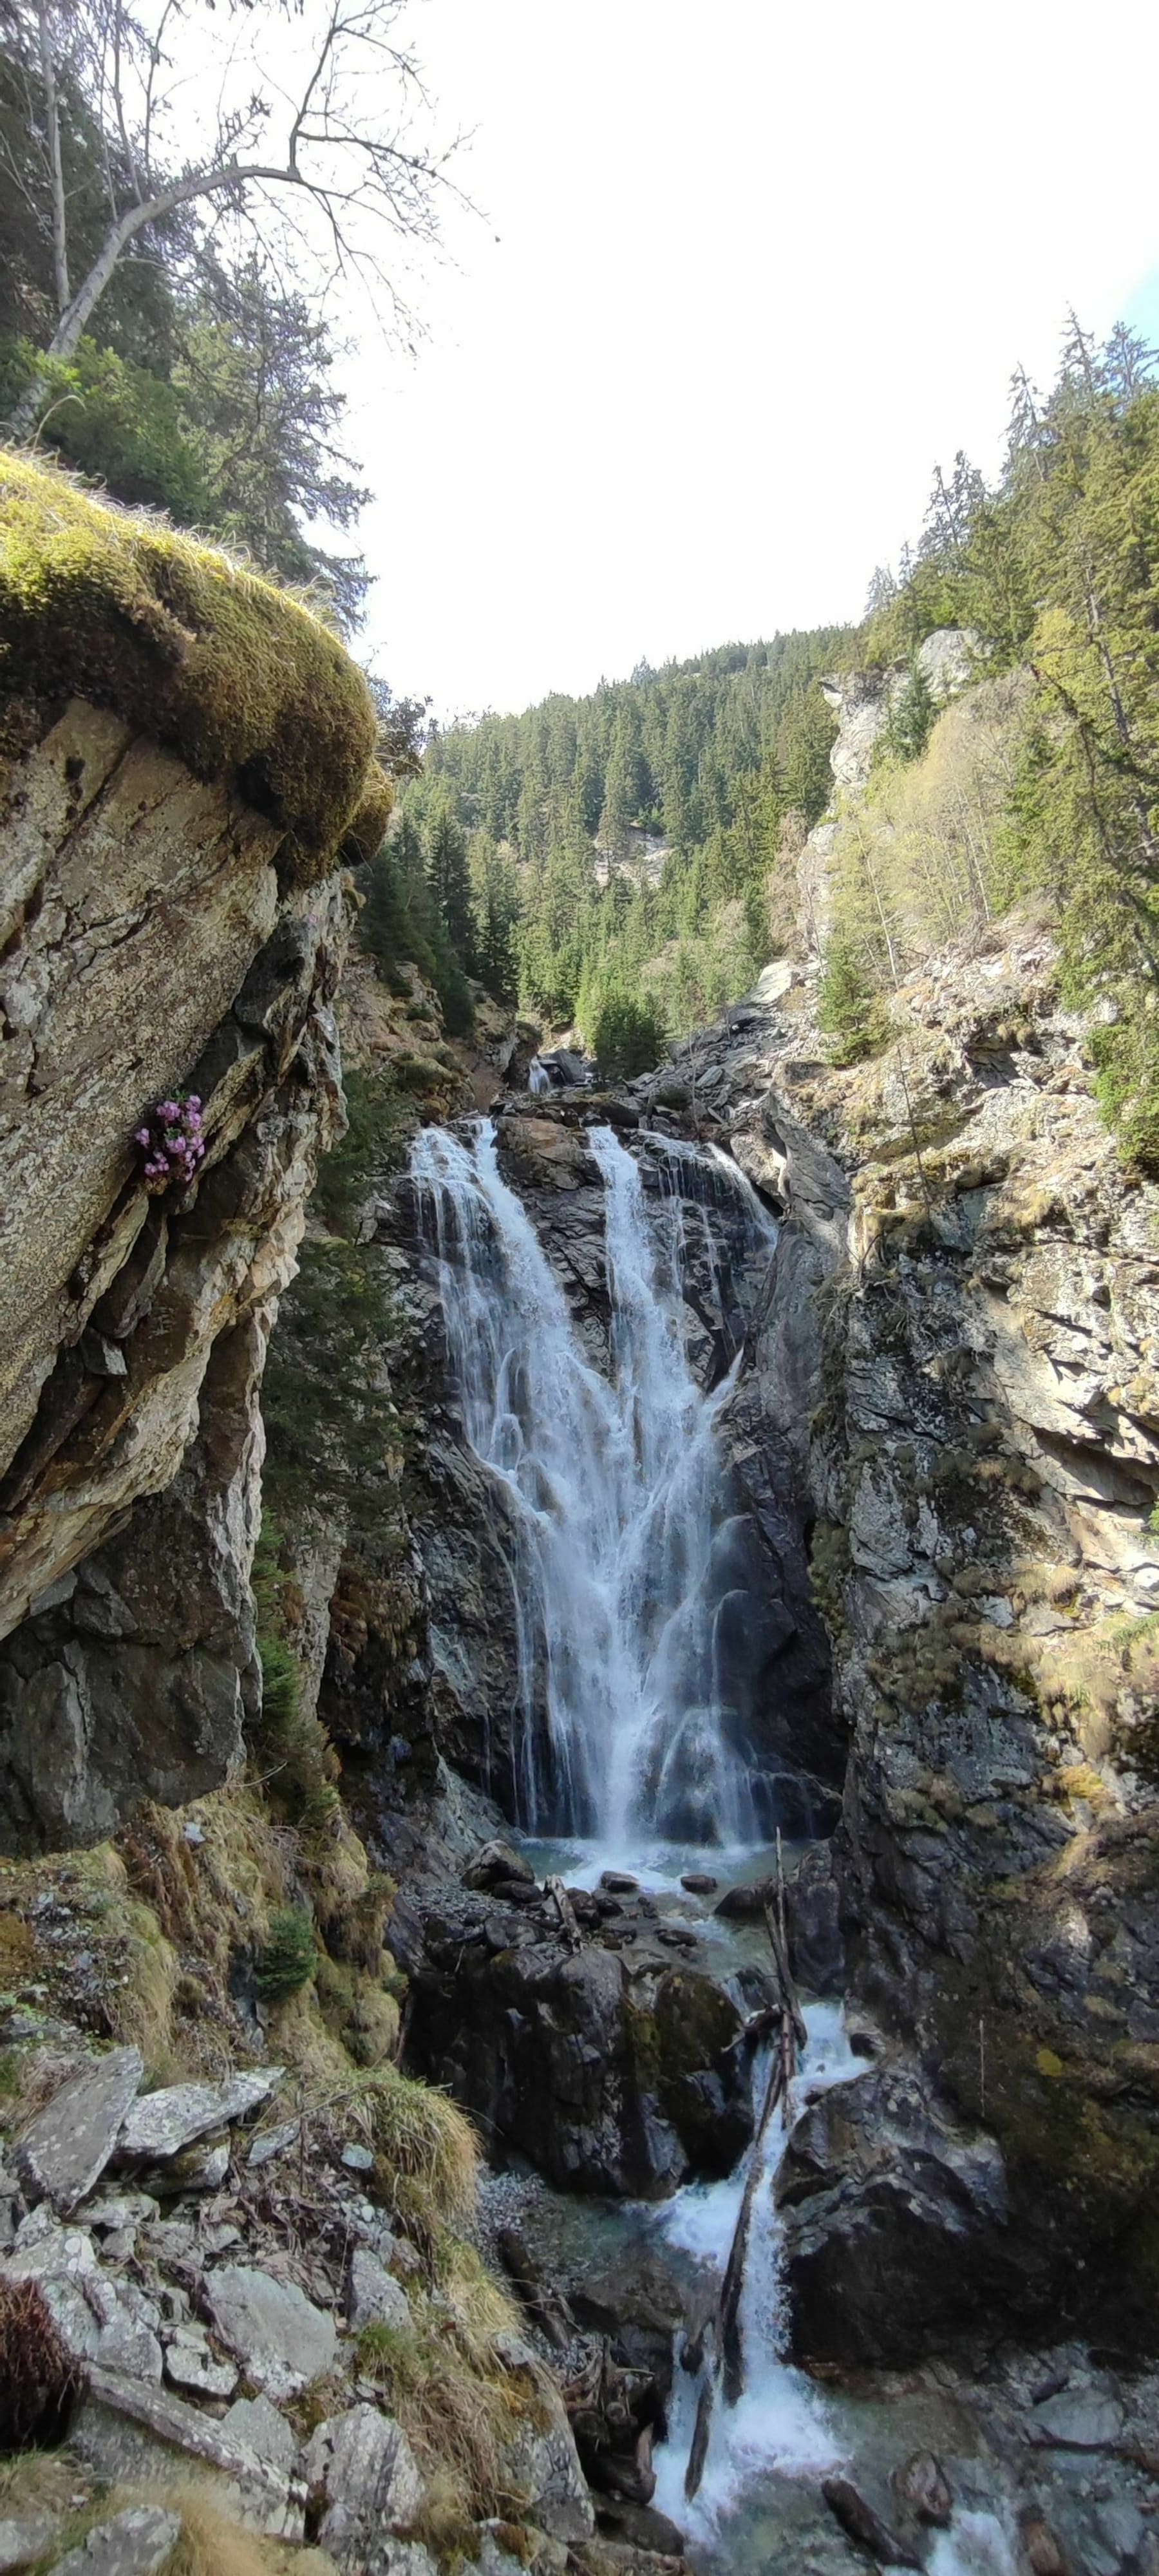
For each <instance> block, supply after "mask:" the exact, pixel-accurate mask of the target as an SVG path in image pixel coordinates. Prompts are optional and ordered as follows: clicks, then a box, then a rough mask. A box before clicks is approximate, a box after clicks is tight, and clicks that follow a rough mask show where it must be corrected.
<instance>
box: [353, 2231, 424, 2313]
mask: <svg viewBox="0 0 1159 2576" xmlns="http://www.w3.org/2000/svg"><path fill="white" fill-rule="evenodd" d="M346 2316H347V2322H348V2324H349V2326H350V2330H351V2333H352V2334H360V2333H361V2331H362V2328H363V2326H369V2325H387V2326H396V2327H397V2328H398V2329H399V2331H400V2332H404V2331H405V2330H406V2329H407V2328H409V2326H410V2323H411V2313H410V2309H409V2307H408V2306H407V2302H406V2296H405V2293H404V2292H403V2291H402V2290H401V2289H400V2288H399V2285H398V2282H397V2281H396V2280H394V2279H393V2277H392V2275H391V2274H390V2273H389V2272H388V2271H387V2269H386V2265H385V2264H384V2263H380V2262H379V2259H378V2256H377V2254H372V2253H371V2251H370V2248H369V2246H366V2245H356V2246H355V2248H354V2252H353V2254H352V2255H351V2257H350V2271H349V2275H348V2278H347V2283H346Z"/></svg>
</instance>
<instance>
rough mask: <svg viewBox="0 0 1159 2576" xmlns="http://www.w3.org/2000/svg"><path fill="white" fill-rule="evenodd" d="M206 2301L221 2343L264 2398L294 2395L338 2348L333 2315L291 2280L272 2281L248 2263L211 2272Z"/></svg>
mask: <svg viewBox="0 0 1159 2576" xmlns="http://www.w3.org/2000/svg"><path fill="white" fill-rule="evenodd" d="M205 2291H206V2297H207V2299H208V2301H209V2307H210V2312H211V2314H212V2317H213V2322H214V2325H215V2326H216V2328H217V2332H218V2334H219V2335H220V2337H221V2340H222V2342H223V2343H224V2344H226V2345H228V2347H229V2350H230V2351H231V2352H235V2353H236V2354H237V2357H238V2360H239V2361H242V2362H244V2364H245V2368H246V2372H247V2375H248V2377H249V2378H250V2379H252V2380H253V2382H254V2384H255V2386H256V2387H258V2388H260V2389H262V2390H263V2391H264V2393H265V2395H266V2396H267V2397H294V2396H296V2395H297V2393H298V2391H299V2389H302V2388H305V2386H306V2385H307V2382H308V2381H309V2380H311V2379H317V2378H318V2377H319V2376H320V2374H321V2373H322V2372H323V2371H325V2370H329V2369H330V2368H331V2367H332V2365H333V2362H334V2358H335V2355H336V2353H337V2350H338V2330H337V2327H336V2326H335V2323H334V2319H333V2317H329V2316H327V2315H326V2314H325V2312H324V2310H323V2309H321V2308H316V2307H315V2306H314V2304H313V2301H312V2300H310V2299H308V2298H307V2297H306V2294H305V2291H304V2290H300V2289H299V2288H298V2286H297V2283H296V2282H294V2281H275V2280H273V2279H272V2278H271V2276H270V2274H269V2273H268V2272H260V2271H258V2269H257V2268H256V2266H255V2265H253V2264H249V2263H222V2264H219V2266H218V2268H217V2270H216V2271H215V2272H210V2273H209V2274H208V2275H207V2277H206V2283H205Z"/></svg>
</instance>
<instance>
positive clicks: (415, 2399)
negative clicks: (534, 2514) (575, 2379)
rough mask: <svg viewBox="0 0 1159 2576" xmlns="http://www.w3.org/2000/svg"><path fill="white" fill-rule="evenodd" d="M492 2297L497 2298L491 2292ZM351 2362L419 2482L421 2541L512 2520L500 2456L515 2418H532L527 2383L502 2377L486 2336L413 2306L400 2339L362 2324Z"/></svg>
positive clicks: (396, 2332)
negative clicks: (401, 2440)
mask: <svg viewBox="0 0 1159 2576" xmlns="http://www.w3.org/2000/svg"><path fill="white" fill-rule="evenodd" d="M497 2295H498V2294H497ZM358 2358H359V2364H360V2367H361V2369H362V2370H363V2372H364V2373H365V2375H366V2377H367V2378H368V2379H373V2380H374V2381H375V2383H376V2385H377V2386H378V2388H379V2389H380V2390H381V2392H382V2396H383V2398H384V2400H385V2402H386V2404H387V2405H388V2407H389V2408H390V2412H391V2414H392V2415H395V2416H397V2418H398V2421H399V2423H400V2424H401V2425H402V2427H403V2430H404V2432H405V2434H406V2437H407V2440H408V2441H409V2442H410V2444H411V2447H412V2449H413V2451H414V2454H415V2457H416V2459H417V2460H418V2462H419V2465H420V2467H421V2469H422V2471H423V2475H424V2478H425V2479H426V2482H427V2488H428V2501H427V2507H426V2511H425V2514H424V2517H423V2531H424V2535H425V2536H426V2537H427V2538H428V2539H429V2540H431V2541H432V2542H433V2543H434V2544H435V2545H436V2546H437V2547H439V2548H441V2549H446V2548H449V2547H453V2546H454V2545H455V2543H456V2541H457V2540H458V2539H459V2537H460V2536H461V2535H462V2534H463V2532H464V2531H465V2530H467V2529H468V2528H469V2527H470V2526H471V2525H472V2524H474V2523H477V2522H480V2521H483V2520H485V2519H486V2518H488V2517H490V2516H492V2515H495V2514H505V2513H518V2510H519V2505H520V2497H519V2495H518V2494H517V2492H516V2490H515V2488H514V2487H513V2485H512V2483H511V2480H510V2477H509V2475H508V2473H507V2471H506V2468H505V2465H504V2463H505V2456H506V2452H507V2449H508V2446H509V2445H510V2443H511V2441H512V2439H513V2437H514V2435H515V2433H516V2432H517V2430H518V2427H519V2425H520V2423H521V2422H522V2421H524V2420H525V2419H526V2418H527V2417H528V2416H529V2415H530V2416H536V2415H537V2414H538V2412H539V2405H538V2400H537V2396H536V2392H535V2388H534V2384H533V2382H532V2381H531V2380H530V2379H529V2378H528V2376H527V2375H526V2374H524V2373H519V2372H513V2371H511V2370H508V2369H507V2368H506V2367H505V2365H504V2364H503V2362H502V2361H501V2360H500V2358H499V2356H498V2354H497V2352H496V2351H495V2348H494V2345H493V2343H492V2342H491V2341H490V2339H489V2338H488V2337H487V2336H485V2335H483V2334H480V2333H477V2332H472V2331H470V2330H469V2329H468V2328H467V2327H466V2326H464V2325H463V2324H461V2323H460V2322H459V2321H458V2320H457V2319H456V2318H455V2317H454V2316H453V2315H451V2314H449V2313H448V2311H447V2309H446V2307H445V2306H444V2305H442V2304H441V2303H440V2302H439V2301H438V2300H437V2299H428V2300H424V2301H423V2302H422V2303H421V2304H417V2303H416V2308H415V2320H414V2324H413V2326H412V2328H411V2330H410V2332H409V2333H407V2332H406V2331H404V2330H400V2329H398V2328H396V2327H393V2326H387V2325H372V2326H367V2327H366V2328H365V2329H364V2331H363V2333H362V2334H361V2335H360V2336H359V2339H358Z"/></svg>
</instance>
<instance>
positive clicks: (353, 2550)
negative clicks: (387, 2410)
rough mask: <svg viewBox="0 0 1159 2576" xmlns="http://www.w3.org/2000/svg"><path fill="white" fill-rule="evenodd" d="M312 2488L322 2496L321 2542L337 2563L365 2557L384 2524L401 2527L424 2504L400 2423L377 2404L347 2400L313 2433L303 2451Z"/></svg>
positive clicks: (415, 2466) (395, 2528) (420, 2482)
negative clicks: (346, 2405) (343, 2410)
mask: <svg viewBox="0 0 1159 2576" xmlns="http://www.w3.org/2000/svg"><path fill="white" fill-rule="evenodd" d="M303 2467H304V2469H305V2473H306V2480H307V2484H308V2486H309V2488H310V2491H311V2494H315V2495H316V2494H318V2493H319V2492H321V2494H322V2495H323V2496H324V2497H325V2511H324V2513H323V2515H322V2520H321V2522H320V2524H319V2526H318V2538H319V2540H320V2541H321V2542H322V2544H323V2547H324V2548H326V2549H329V2550H330V2551H332V2553H333V2555H334V2556H335V2557H336V2558H337V2559H338V2560H339V2562H340V2563H341V2562H342V2561H343V2560H346V2559H350V2558H359V2559H362V2558H365V2556H366V2550H367V2544H368V2542H370V2541H371V2540H372V2539H373V2537H374V2534H375V2533H376V2532H377V2531H379V2530H380V2529H381V2528H382V2526H383V2525H384V2524H385V2526H386V2528H387V2530H388V2531H391V2530H393V2531H399V2530H404V2529H405V2527H406V2525H407V2523H408V2522H413V2521H414V2518H415V2515H416V2514H417V2513H419V2512H421V2510H422V2505H423V2502H424V2498H425V2495H426V2489H425V2487H424V2484H423V2479H422V2474H421V2472H420V2469H419V2465H418V2462H417V2460H416V2459H415V2456H414V2452H413V2451H412V2449H411V2447H410V2443H409V2442H408V2440H407V2438H406V2435H405V2433H404V2432H403V2429H402V2426H401V2424H396V2422H395V2420H394V2417H393V2416H392V2415H382V2414H380V2413H379V2410H378V2408H377V2406H366V2405H363V2406H351V2407H349V2408H348V2409H347V2411H346V2413H345V2414H344V2415H332V2416H330V2417H329V2419H328V2420H327V2422H326V2423H324V2424H319V2426H318V2428H317V2430H316V2432H314V2433H312V2434H311V2436H310V2439H309V2441H308V2442H307V2444H306V2448H305V2452H304V2454H303Z"/></svg>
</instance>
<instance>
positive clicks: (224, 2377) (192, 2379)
mask: <svg viewBox="0 0 1159 2576" xmlns="http://www.w3.org/2000/svg"><path fill="white" fill-rule="evenodd" d="M165 2377H166V2379H167V2380H168V2381H169V2383H170V2386H171V2387H173V2388H185V2389H188V2390H190V2391H191V2393H192V2394H193V2395H194V2396H197V2397H232V2395H233V2392H234V2390H235V2388H236V2387H237V2371H236V2368H235V2366H234V2364H233V2362H232V2361H219V2360H218V2358H217V2355H216V2353H214V2352H212V2351H211V2349H210V2346H209V2342H208V2339H207V2337H206V2335H205V2334H204V2333H203V2331H202V2329H201V2327H200V2326H178V2328H177V2331H176V2333H175V2334H171V2335H170V2336H169V2339H168V2341H167V2343H166V2345H165Z"/></svg>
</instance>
